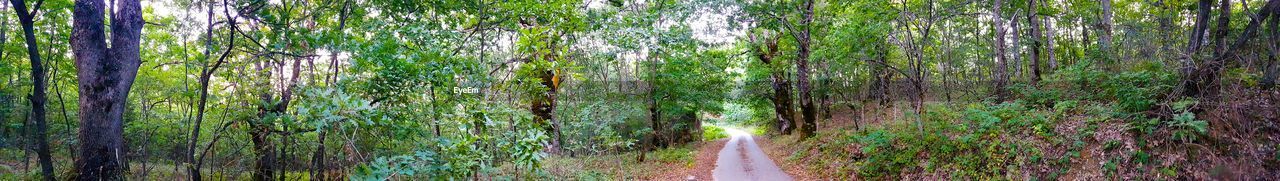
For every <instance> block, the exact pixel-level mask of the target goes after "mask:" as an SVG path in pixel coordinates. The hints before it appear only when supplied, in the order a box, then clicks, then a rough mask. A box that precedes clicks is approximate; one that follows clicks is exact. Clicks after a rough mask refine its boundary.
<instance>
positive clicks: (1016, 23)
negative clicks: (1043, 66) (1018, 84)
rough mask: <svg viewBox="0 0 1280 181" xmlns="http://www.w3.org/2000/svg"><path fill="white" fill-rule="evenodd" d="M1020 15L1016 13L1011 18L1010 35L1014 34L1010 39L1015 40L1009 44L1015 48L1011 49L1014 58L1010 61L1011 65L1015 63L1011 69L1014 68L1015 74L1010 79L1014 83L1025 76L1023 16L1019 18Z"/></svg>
mask: <svg viewBox="0 0 1280 181" xmlns="http://www.w3.org/2000/svg"><path fill="white" fill-rule="evenodd" d="M1018 14H1019V12H1018V11H1014V12H1013V17H1011V18H1010V21H1009V31H1011V32H1009V33H1012V34H1011V35H1009V36H1010V38H1013V40H1010V42H1009V43H1011V44H1013V46H1010V47H1009V49H1010V51H1011V52H1010V53H1011V54H1012V57H1010V59H1009V61H1010V63H1013V65H1012V67H1010V68H1013V72H1012V74H1010V75H1009V77H1010V79H1013V81H1016V80H1017V79H1018V78H1021V77H1022V75H1023V72H1022V61H1023V60H1022V58H1023V57H1022V22H1021V19H1022V16H1018Z"/></svg>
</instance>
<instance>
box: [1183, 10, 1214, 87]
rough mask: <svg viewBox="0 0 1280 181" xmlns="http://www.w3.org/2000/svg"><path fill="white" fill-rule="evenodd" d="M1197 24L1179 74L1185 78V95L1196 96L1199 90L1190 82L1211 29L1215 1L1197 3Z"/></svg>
mask: <svg viewBox="0 0 1280 181" xmlns="http://www.w3.org/2000/svg"><path fill="white" fill-rule="evenodd" d="M1197 5H1198V6H1197V10H1196V12H1197V13H1196V22H1195V23H1196V24H1195V28H1193V29H1192V30H1191V37H1190V38H1188V39H1187V49H1186V56H1183V57H1182V69H1181V70H1179V72H1180V73H1181V74H1182V76H1183V80H1184V81H1183V83H1182V86H1183V87H1181V89H1182V90H1183V92H1182V93H1183V95H1186V96H1195V94H1197V93H1196V91H1197V90H1198V88H1197V86H1196V84H1195V82H1193V81H1190V80H1192V79H1194V78H1191V76H1192V75H1191V74H1192V71H1194V70H1195V67H1196V65H1195V64H1196V63H1195V57H1196V55H1197V54H1199V53H1198V52H1199V51H1200V46H1201V45H1202V44H1203V43H1204V35H1205V32H1206V31H1208V29H1209V13H1210V12H1211V11H1212V9H1213V0H1200V1H1199V3H1197Z"/></svg>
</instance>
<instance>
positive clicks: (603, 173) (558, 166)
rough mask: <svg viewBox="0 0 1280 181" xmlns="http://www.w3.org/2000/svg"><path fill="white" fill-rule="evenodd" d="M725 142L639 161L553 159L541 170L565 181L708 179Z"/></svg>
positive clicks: (626, 156)
mask: <svg viewBox="0 0 1280 181" xmlns="http://www.w3.org/2000/svg"><path fill="white" fill-rule="evenodd" d="M727 141H728V139H720V140H716V141H703V142H697V143H690V144H687V145H681V146H676V147H672V148H667V149H660V150H655V151H652V152H649V153H646V154H647V155H646V156H645V157H647V158H646V160H645V161H643V162H639V161H638V158H639V155H638V154H639V152H626V153H620V154H605V155H594V156H579V157H568V156H552V157H549V158H547V160H546V162H544V165H543V168H544V169H545V171H546V172H547V173H549V174H551V176H552V177H554V178H561V179H567V180H688V179H689V178H690V177H692V178H693V179H694V180H711V170H712V169H713V168H715V160H716V154H717V153H718V152H719V150H721V149H722V148H723V147H724V145H725V142H727Z"/></svg>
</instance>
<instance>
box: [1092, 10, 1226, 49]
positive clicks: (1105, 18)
mask: <svg viewBox="0 0 1280 181" xmlns="http://www.w3.org/2000/svg"><path fill="white" fill-rule="evenodd" d="M1224 1H1225V0H1224ZM1099 3H1100V4H1101V6H1102V22H1100V24H1098V26H1099V30H1098V31H1102V32H1101V33H1098V46H1099V48H1101V50H1102V51H1103V52H1109V51H1111V29H1112V26H1113V25H1112V24H1114V23H1112V21H1111V18H1112V14H1114V13H1113V12H1112V11H1111V0H1101V1H1100V2H1099Z"/></svg>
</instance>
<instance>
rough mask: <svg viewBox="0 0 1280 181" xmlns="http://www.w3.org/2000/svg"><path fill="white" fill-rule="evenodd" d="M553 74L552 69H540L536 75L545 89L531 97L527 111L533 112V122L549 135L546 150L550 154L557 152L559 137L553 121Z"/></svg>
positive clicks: (555, 84)
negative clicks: (536, 95)
mask: <svg viewBox="0 0 1280 181" xmlns="http://www.w3.org/2000/svg"><path fill="white" fill-rule="evenodd" d="M555 76H556V75H555V72H554V71H552V70H545V71H542V73H541V75H539V76H538V77H539V79H541V80H542V86H544V87H546V88H547V91H546V92H543V94H542V95H540V96H539V97H538V98H536V99H533V102H532V103H531V104H530V106H529V111H530V112H533V116H534V118H533V120H534V122H536V123H538V125H539V126H541V127H542V129H543V131H545V132H546V133H547V136H551V143H550V145H547V150H548V151H549V152H550V153H552V154H559V152H560V144H561V143H560V142H561V140H560V139H561V138H560V131H559V129H557V126H556V121H555V109H556V88H557V87H556V86H557V84H558V82H555V80H554V79H555V78H556V77H555Z"/></svg>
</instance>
